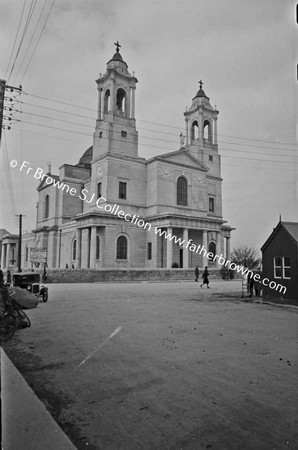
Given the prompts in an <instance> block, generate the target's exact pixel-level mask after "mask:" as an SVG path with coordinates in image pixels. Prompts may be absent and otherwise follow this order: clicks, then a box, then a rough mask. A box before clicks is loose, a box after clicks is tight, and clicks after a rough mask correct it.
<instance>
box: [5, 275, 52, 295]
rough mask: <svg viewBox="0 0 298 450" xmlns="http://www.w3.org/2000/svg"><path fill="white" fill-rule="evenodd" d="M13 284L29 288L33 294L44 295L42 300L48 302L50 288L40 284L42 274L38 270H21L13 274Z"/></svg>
mask: <svg viewBox="0 0 298 450" xmlns="http://www.w3.org/2000/svg"><path fill="white" fill-rule="evenodd" d="M12 281H13V286H14V287H20V288H22V289H27V291H28V292H30V293H31V294H34V295H36V297H42V300H43V301H44V302H46V301H47V300H48V297H49V293H48V288H47V287H46V286H43V285H41V284H40V275H39V273H36V272H21V273H14V274H13V278H12Z"/></svg>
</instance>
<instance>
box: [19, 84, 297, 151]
mask: <svg viewBox="0 0 298 450" xmlns="http://www.w3.org/2000/svg"><path fill="white" fill-rule="evenodd" d="M22 93H23V94H25V95H28V96H30V97H35V98H39V99H42V100H46V101H50V102H54V103H58V104H62V105H65V106H71V107H75V108H79V109H85V110H88V111H92V112H97V110H96V109H93V108H88V107H86V106H81V105H77V104H74V103H68V102H64V101H61V100H56V99H50V98H48V97H42V96H39V95H35V94H31V93H28V92H26V91H23V92H22ZM57 111H59V110H57ZM61 112H62V111H61ZM63 112H64V111H63ZM65 113H66V114H68V112H65ZM108 114H109V113H108ZM138 122H144V123H149V124H152V125H157V126H165V127H168V128H174V129H176V130H181V127H177V126H174V125H169V124H165V123H157V122H152V121H148V120H140V119H138ZM218 136H223V137H232V138H236V139H241V140H242V139H243V140H249V141H257V142H268V143H273V144H283V145H292V146H297V142H284V141H272V140H266V139H253V138H247V137H241V136H231V135H224V134H220V133H218Z"/></svg>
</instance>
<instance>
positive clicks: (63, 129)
mask: <svg viewBox="0 0 298 450" xmlns="http://www.w3.org/2000/svg"><path fill="white" fill-rule="evenodd" d="M20 121H22V122H23V123H26V124H30V125H36V126H40V127H44V128H50V129H54V130H59V131H65V132H68V133H74V134H79V135H84V136H90V134H88V133H82V132H79V131H74V130H67V129H65V128H58V127H53V126H50V125H44V124H39V123H34V122H29V121H24V120H20ZM101 139H109V138H107V137H102V138H101ZM113 140H114V142H122V143H123V140H121V139H115V138H113ZM127 142H128V143H133V142H132V141H127ZM168 142H171V141H168ZM139 145H141V146H146V147H152V148H158V149H162V150H170V151H173V149H172V148H165V147H160V146H156V145H150V144H141V143H140V144H139ZM271 156H272V155H271ZM224 157H226V158H234V159H247V160H251V161H265V162H270V163H272V162H274V163H283V164H298V161H297V163H295V162H292V161H280V160H272V159H264V158H263V159H261V158H258V159H257V160H256V158H254V159H252V158H247V157H243V158H242V157H239V156H237V157H236V156H228V155H225V156H224Z"/></svg>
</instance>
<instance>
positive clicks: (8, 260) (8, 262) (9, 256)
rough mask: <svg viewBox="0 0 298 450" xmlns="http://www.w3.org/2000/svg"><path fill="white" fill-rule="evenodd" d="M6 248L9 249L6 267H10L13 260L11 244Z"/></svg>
mask: <svg viewBox="0 0 298 450" xmlns="http://www.w3.org/2000/svg"><path fill="white" fill-rule="evenodd" d="M6 248H7V250H6V267H9V265H10V260H11V244H10V243H8V244H7V246H6Z"/></svg>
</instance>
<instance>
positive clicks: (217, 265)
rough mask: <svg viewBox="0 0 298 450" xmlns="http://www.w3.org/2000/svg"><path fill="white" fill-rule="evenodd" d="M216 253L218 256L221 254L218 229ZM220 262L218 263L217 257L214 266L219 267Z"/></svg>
mask: <svg viewBox="0 0 298 450" xmlns="http://www.w3.org/2000/svg"><path fill="white" fill-rule="evenodd" d="M216 254H217V255H218V257H219V256H220V255H221V254H222V249H221V234H220V232H219V231H218V232H217V233H216ZM221 267H222V266H221V264H219V262H218V258H217V259H216V268H217V269H221Z"/></svg>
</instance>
